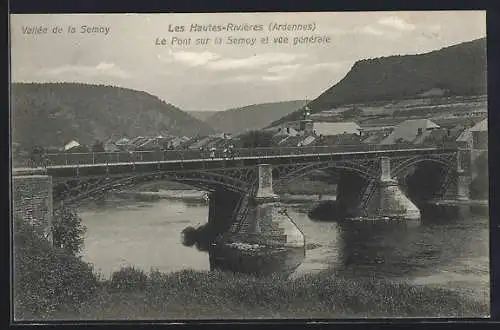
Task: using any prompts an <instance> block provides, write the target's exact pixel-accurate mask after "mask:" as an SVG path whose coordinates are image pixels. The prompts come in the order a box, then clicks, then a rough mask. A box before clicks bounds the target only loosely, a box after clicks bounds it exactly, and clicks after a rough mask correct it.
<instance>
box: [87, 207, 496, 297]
mask: <svg viewBox="0 0 500 330" xmlns="http://www.w3.org/2000/svg"><path fill="white" fill-rule="evenodd" d="M311 207H312V204H311V202H301V203H297V202H296V203H294V204H288V206H287V208H288V214H289V215H290V217H291V218H292V219H294V221H295V223H296V224H297V226H299V228H300V229H301V230H302V232H303V233H304V234H305V236H306V243H307V245H308V246H307V251H306V257H305V259H304V260H303V262H302V264H301V265H300V266H299V268H298V269H297V270H296V271H295V273H294V276H300V274H304V273H308V272H315V271H318V270H322V269H326V268H329V267H331V268H333V269H335V270H336V271H337V272H338V273H339V274H342V275H348V276H350V277H353V278H367V277H384V278H393V279H395V280H401V281H406V282H413V283H418V284H425V285H432V286H439V287H447V288H451V289H455V290H458V291H461V292H463V293H465V294H467V295H468V296H474V297H476V298H478V299H481V300H485V299H489V298H488V295H489V224H488V218H487V216H486V215H480V214H474V213H467V214H466V215H465V216H459V215H456V216H452V217H447V218H446V219H445V218H443V217H442V216H440V218H434V219H430V220H429V219H427V220H425V221H422V222H419V223H414V224H412V225H384V226H374V225H370V224H357V225H353V224H351V225H342V224H339V223H336V222H319V221H313V220H311V219H310V218H309V217H308V215H307V211H308V210H309V209H310V208H311ZM79 214H80V216H81V218H82V220H83V223H84V224H85V226H86V227H87V232H86V238H85V246H84V250H83V258H84V260H86V261H87V262H90V263H92V264H93V265H94V269H95V270H96V271H97V272H100V273H101V274H102V276H103V277H109V276H110V274H111V273H112V272H113V271H115V270H118V269H119V268H120V267H121V266H127V265H133V266H135V267H138V268H141V269H143V270H145V271H149V270H151V269H158V270H160V271H163V272H171V271H177V270H182V269H188V268H189V269H196V270H209V268H210V266H209V257H208V254H207V253H206V252H201V251H198V250H197V249H196V248H194V247H186V246H184V245H182V243H181V239H180V234H181V231H182V230H183V229H184V228H186V227H187V226H193V227H196V226H198V225H202V224H204V223H206V221H207V217H208V205H207V204H204V203H203V202H195V201H189V202H188V201H182V200H179V199H175V200H170V199H161V200H156V201H137V200H134V201H131V200H127V201H125V200H109V201H106V202H105V203H104V204H103V205H101V206H98V207H97V206H94V207H90V206H86V207H82V208H81V209H80V210H79Z"/></svg>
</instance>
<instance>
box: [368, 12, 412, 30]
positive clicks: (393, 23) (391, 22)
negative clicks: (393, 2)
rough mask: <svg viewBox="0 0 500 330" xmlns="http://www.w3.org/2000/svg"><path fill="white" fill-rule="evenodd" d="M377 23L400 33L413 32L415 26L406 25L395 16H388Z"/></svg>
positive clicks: (406, 23)
mask: <svg viewBox="0 0 500 330" xmlns="http://www.w3.org/2000/svg"><path fill="white" fill-rule="evenodd" d="M377 23H378V24H380V25H383V26H386V27H390V28H393V29H396V30H400V31H412V30H415V25H413V24H411V23H408V22H406V21H405V20H404V19H402V18H399V17H397V16H388V17H384V18H381V19H379V20H378V21H377Z"/></svg>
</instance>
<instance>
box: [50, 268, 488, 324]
mask: <svg viewBox="0 0 500 330" xmlns="http://www.w3.org/2000/svg"><path fill="white" fill-rule="evenodd" d="M112 287H113V286H112V285H107V286H106V288H103V289H102V290H100V291H99V292H98V294H97V295H96V296H95V297H93V299H92V300H90V301H88V302H86V303H84V304H83V305H82V307H81V308H80V309H79V311H78V313H77V314H73V315H66V317H69V318H85V319H123V318H126V319H191V318H197V319H219V318H234V319H239V318H254V319H255V318H345V317H402V316H409V317H419V316H420V317H429V316H437V317H440V316H446V317H453V316H459V317H460V316H479V315H486V314H488V306H487V305H486V304H482V303H479V302H475V301H472V300H467V299H466V298H464V297H461V296H459V295H458V294H456V293H453V292H451V291H447V290H441V289H435V288H432V289H431V288H426V287H419V286H410V285H407V284H402V283H390V282H387V281H380V280H372V281H353V280H349V279H343V278H335V277H334V276H332V274H331V273H329V272H328V271H326V272H323V273H320V274H316V275H309V276H305V277H301V278H298V279H294V280H287V279H282V278H274V279H272V280H269V279H258V278H254V277H250V276H242V275H234V274H229V273H222V272H195V271H182V272H178V273H173V274H162V273H159V272H151V273H150V274H149V276H148V277H147V278H146V279H145V281H144V282H143V283H142V285H138V286H137V285H136V286H135V287H138V288H128V289H113V288H112ZM59 316H60V317H64V316H63V315H59Z"/></svg>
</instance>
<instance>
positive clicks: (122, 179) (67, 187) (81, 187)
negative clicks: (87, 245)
mask: <svg viewBox="0 0 500 330" xmlns="http://www.w3.org/2000/svg"><path fill="white" fill-rule="evenodd" d="M255 175H256V174H253V175H251V174H250V175H246V176H245V177H234V176H231V175H225V174H221V173H217V172H209V171H185V172H178V173H171V172H160V173H145V174H140V175H137V174H136V175H127V176H108V177H80V178H76V179H73V180H63V181H59V182H57V181H56V182H54V201H55V202H61V201H62V202H64V204H74V203H78V202H80V201H82V200H86V199H89V198H90V197H95V196H99V195H102V194H104V193H106V192H108V191H111V190H113V189H117V188H118V189H120V188H124V187H127V188H130V187H137V186H140V185H142V184H145V183H147V182H152V181H172V182H179V183H184V184H186V185H189V186H192V187H194V188H199V189H202V190H205V191H209V192H213V191H215V190H217V189H223V190H228V191H232V192H236V193H239V194H245V193H247V192H248V191H249V190H250V187H251V186H252V185H254V184H255V181H256V176H255Z"/></svg>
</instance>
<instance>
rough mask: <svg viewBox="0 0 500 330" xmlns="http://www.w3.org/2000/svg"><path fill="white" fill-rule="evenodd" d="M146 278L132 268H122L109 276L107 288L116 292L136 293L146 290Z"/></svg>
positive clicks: (141, 272)
mask: <svg viewBox="0 0 500 330" xmlns="http://www.w3.org/2000/svg"><path fill="white" fill-rule="evenodd" d="M147 280H148V277H147V275H146V273H144V271H142V270H141V269H137V268H135V267H133V266H127V267H123V268H121V269H120V270H118V271H116V272H114V273H113V274H112V275H111V281H110V282H109V287H110V288H111V289H113V290H117V291H138V290H144V289H145V288H146V283H147Z"/></svg>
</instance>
